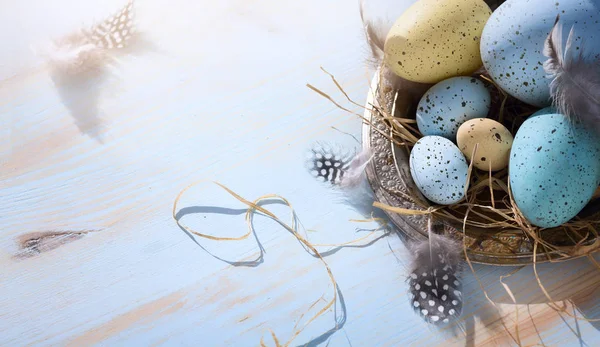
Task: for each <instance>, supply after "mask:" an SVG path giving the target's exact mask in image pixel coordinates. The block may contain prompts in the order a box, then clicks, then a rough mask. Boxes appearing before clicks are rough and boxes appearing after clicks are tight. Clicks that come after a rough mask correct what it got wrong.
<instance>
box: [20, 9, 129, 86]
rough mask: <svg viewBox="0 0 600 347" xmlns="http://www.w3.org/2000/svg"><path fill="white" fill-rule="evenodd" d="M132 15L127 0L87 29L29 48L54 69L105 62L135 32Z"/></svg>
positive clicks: (65, 70) (76, 69)
mask: <svg viewBox="0 0 600 347" xmlns="http://www.w3.org/2000/svg"><path fill="white" fill-rule="evenodd" d="M134 19H135V18H134V2H133V0H130V1H129V2H128V3H127V4H126V5H125V6H124V7H123V8H121V9H120V10H119V11H116V12H115V13H114V14H113V15H111V16H109V17H108V18H107V19H105V20H103V21H101V22H100V23H98V24H96V25H93V26H91V27H90V28H88V29H80V30H77V31H75V32H73V33H70V34H68V35H66V36H64V37H61V38H59V39H55V40H51V41H50V42H48V43H46V44H44V45H40V46H37V47H32V48H33V50H34V52H35V53H36V54H38V55H39V56H41V57H43V58H44V59H45V60H46V61H47V63H48V65H49V66H50V68H51V69H52V70H54V71H56V72H59V73H68V74H77V73H81V72H85V71H87V70H90V69H92V68H97V67H98V66H102V65H103V64H105V63H107V62H109V61H110V59H111V55H112V53H113V51H115V50H118V49H122V48H125V47H126V46H127V45H128V43H129V42H130V39H131V38H132V35H133V34H134V33H135V22H134Z"/></svg>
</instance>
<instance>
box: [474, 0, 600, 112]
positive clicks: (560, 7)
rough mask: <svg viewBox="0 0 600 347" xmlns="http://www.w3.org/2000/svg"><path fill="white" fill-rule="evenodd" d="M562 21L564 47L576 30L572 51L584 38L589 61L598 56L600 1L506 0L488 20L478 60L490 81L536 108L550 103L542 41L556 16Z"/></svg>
mask: <svg viewBox="0 0 600 347" xmlns="http://www.w3.org/2000/svg"><path fill="white" fill-rule="evenodd" d="M559 14H560V21H561V23H562V24H563V45H564V44H565V43H566V41H567V36H568V34H569V31H570V30H571V27H572V26H573V25H574V26H575V28H574V30H575V35H574V37H575V40H574V42H573V51H574V52H575V53H576V54H577V53H578V52H579V49H580V48H581V42H582V40H584V41H585V46H584V52H585V53H586V54H589V57H588V59H596V60H598V59H600V34H599V33H600V20H599V19H600V0H556V1H554V0H508V1H506V2H505V3H504V4H502V5H501V6H500V7H498V9H496V11H494V13H493V14H492V16H491V17H490V19H489V20H488V21H487V23H486V25H485V28H484V29H483V34H482V37H481V45H480V51H481V58H482V60H483V64H484V66H485V68H486V70H487V71H488V73H489V74H490V76H491V77H492V78H493V79H494V81H495V82H496V83H497V84H498V85H499V86H500V87H501V88H502V89H503V90H505V91H506V92H507V93H509V94H510V95H512V96H513V97H515V98H517V99H519V100H521V101H523V102H525V103H528V104H530V105H534V106H537V107H546V106H550V104H551V100H550V88H549V85H550V82H551V80H550V79H548V78H547V77H546V73H545V72H544V68H543V65H542V64H543V63H544V61H546V59H547V58H546V57H545V56H544V55H543V53H542V51H543V48H544V42H545V40H546V38H547V37H548V34H549V33H550V30H552V27H553V25H554V22H555V20H556V16H557V15H559Z"/></svg>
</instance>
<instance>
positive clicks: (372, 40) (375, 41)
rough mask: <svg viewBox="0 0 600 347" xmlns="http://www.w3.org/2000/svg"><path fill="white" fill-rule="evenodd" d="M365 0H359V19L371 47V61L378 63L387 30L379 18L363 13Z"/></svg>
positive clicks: (380, 59) (381, 57)
mask: <svg viewBox="0 0 600 347" xmlns="http://www.w3.org/2000/svg"><path fill="white" fill-rule="evenodd" d="M366 3H367V0H360V7H359V11H360V19H361V21H362V23H363V29H364V31H365V37H366V39H367V43H368V44H369V48H370V49H371V54H372V55H373V57H372V63H373V64H375V65H378V64H379V63H380V62H381V61H382V60H383V47H384V45H385V39H386V37H387V31H386V30H385V27H384V25H383V21H382V20H381V19H380V20H378V21H374V20H372V19H369V18H368V17H367V16H366V14H365V6H366Z"/></svg>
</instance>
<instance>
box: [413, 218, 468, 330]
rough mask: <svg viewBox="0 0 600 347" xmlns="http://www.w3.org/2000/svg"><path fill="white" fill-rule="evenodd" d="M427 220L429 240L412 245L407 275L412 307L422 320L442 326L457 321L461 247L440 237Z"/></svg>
mask: <svg viewBox="0 0 600 347" xmlns="http://www.w3.org/2000/svg"><path fill="white" fill-rule="evenodd" d="M439 229H443V225H442V224H437V223H436V222H435V221H433V219H432V217H430V219H429V222H428V233H429V238H428V240H425V241H418V242H415V243H413V244H412V245H411V247H410V250H411V253H412V261H411V264H410V273H409V277H408V279H409V297H410V304H411V307H412V308H413V309H414V310H415V312H417V313H418V314H419V315H420V316H421V317H422V318H423V319H424V320H425V321H427V322H429V323H432V324H445V323H449V322H450V321H453V320H455V319H457V318H458V317H459V316H460V314H461V312H462V305H463V300H462V284H461V282H460V280H459V279H458V277H459V276H460V271H461V270H462V266H461V265H462V258H461V251H462V247H461V244H460V243H459V242H457V241H455V240H453V239H450V238H448V237H446V236H444V235H442V234H441V233H440V232H439V231H441V230H439Z"/></svg>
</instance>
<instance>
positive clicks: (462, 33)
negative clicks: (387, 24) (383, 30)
mask: <svg viewBox="0 0 600 347" xmlns="http://www.w3.org/2000/svg"><path fill="white" fill-rule="evenodd" d="M491 14H492V11H491V10H490V8H489V6H488V5H487V4H486V3H485V2H484V1H483V0H419V1H417V2H416V3H414V4H413V5H412V6H411V7H409V8H408V9H407V10H406V11H405V12H404V13H403V14H402V15H401V16H400V17H399V18H398V19H397V20H396V22H395V23H394V25H393V26H392V28H391V29H390V31H389V33H388V36H387V38H386V41H385V47H384V50H385V61H386V64H387V65H388V66H389V68H390V69H391V70H392V71H394V72H395V73H396V74H397V75H398V76H400V77H402V78H404V79H407V80H409V81H413V82H419V83H437V82H440V81H442V80H444V79H446V78H450V77H455V76H465V75H470V74H472V73H474V72H475V71H477V70H478V69H479V68H480V67H482V66H483V62H482V61H481V54H480V50H479V40H480V37H481V33H482V32H483V28H484V26H485V24H486V22H487V20H488V19H489V18H490V15H491Z"/></svg>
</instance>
